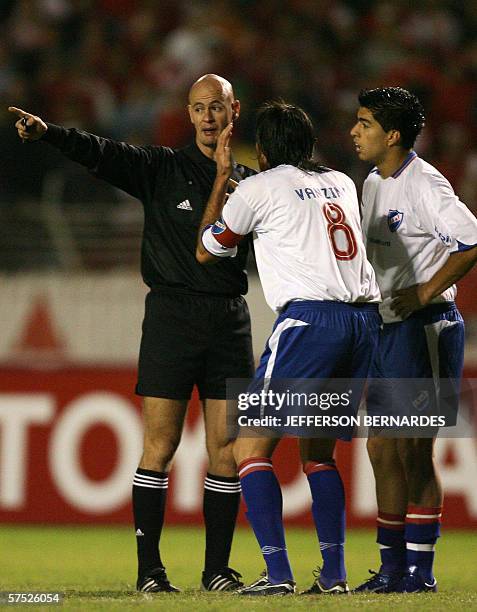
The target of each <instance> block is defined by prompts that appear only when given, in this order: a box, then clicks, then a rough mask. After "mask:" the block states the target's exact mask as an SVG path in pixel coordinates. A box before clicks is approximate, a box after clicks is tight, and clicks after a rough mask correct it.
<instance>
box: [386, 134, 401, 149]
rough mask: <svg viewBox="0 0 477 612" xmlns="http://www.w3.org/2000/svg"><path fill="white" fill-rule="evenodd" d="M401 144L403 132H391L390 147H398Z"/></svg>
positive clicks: (389, 135)
mask: <svg viewBox="0 0 477 612" xmlns="http://www.w3.org/2000/svg"><path fill="white" fill-rule="evenodd" d="M400 142H401V132H400V131H399V130H389V132H388V145H389V146H390V147H395V146H398V145H399V143H400Z"/></svg>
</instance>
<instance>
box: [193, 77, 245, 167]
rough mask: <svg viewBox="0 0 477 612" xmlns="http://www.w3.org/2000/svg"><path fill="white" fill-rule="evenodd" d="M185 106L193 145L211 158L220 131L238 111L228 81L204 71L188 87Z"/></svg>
mask: <svg viewBox="0 0 477 612" xmlns="http://www.w3.org/2000/svg"><path fill="white" fill-rule="evenodd" d="M188 110H189V115H190V120H191V123H192V124H193V125H194V127H195V134H196V135H195V142H196V144H197V146H198V147H199V149H200V150H201V151H202V153H203V154H204V155H206V156H207V157H210V158H213V156H214V152H215V147H216V145H217V139H218V137H219V135H220V133H221V132H222V130H223V129H224V128H225V127H226V126H227V124H228V123H230V122H231V121H235V120H236V119H237V118H238V116H239V114H240V102H239V101H238V100H235V98H234V92H233V89H232V85H231V84H230V83H229V82H228V81H227V80H226V79H224V78H223V77H220V76H218V75H217V74H204V76H201V77H200V79H197V81H196V82H195V83H194V84H193V85H192V87H191V88H190V91H189V105H188Z"/></svg>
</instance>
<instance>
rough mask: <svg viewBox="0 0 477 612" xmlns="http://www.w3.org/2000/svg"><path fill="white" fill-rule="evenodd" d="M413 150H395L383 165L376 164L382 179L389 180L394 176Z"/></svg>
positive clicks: (384, 160)
mask: <svg viewBox="0 0 477 612" xmlns="http://www.w3.org/2000/svg"><path fill="white" fill-rule="evenodd" d="M411 151H412V149H401V148H397V147H396V148H393V149H391V150H390V151H389V153H388V154H387V155H386V158H385V159H383V161H382V162H381V163H378V164H376V167H377V168H378V170H379V174H380V176H381V178H383V179H387V178H389V177H390V176H392V175H393V174H394V173H395V172H396V170H398V169H399V168H400V167H401V166H402V165H403V163H404V160H405V159H406V157H407V156H408V155H409V153H410V152H411Z"/></svg>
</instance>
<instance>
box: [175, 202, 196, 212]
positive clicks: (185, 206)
mask: <svg viewBox="0 0 477 612" xmlns="http://www.w3.org/2000/svg"><path fill="white" fill-rule="evenodd" d="M177 208H179V209H180V210H193V208H192V206H191V205H190V202H189V200H184V201H183V202H181V203H180V204H178V205H177Z"/></svg>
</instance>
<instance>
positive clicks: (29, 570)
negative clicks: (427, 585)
mask: <svg viewBox="0 0 477 612" xmlns="http://www.w3.org/2000/svg"><path fill="white" fill-rule="evenodd" d="M203 540H204V537H203V532H202V530H201V529H197V528H189V529H187V528H168V529H166V530H165V532H164V535H163V544H162V552H163V559H164V562H165V563H166V564H167V572H168V575H169V578H170V579H171V581H172V582H173V583H174V584H177V585H178V586H180V587H182V588H183V593H181V594H178V595H167V594H164V595H142V594H137V593H135V591H134V587H135V585H134V579H135V571H136V565H135V554H136V553H135V541H134V535H133V533H132V530H131V529H128V528H123V527H112V528H103V527H91V528H82V527H81V528H80V527H56V528H53V527H6V526H4V527H0V541H1V550H2V552H1V558H0V590H1V591H14V592H20V591H61V592H64V593H65V595H66V598H65V601H64V607H65V608H69V609H71V610H140V609H143V608H151V609H152V607H155V609H156V610H167V611H168V612H169V610H171V611H183V610H186V609H189V608H190V609H193V610H207V611H211V612H212V611H217V612H218V611H221V612H222V611H235V610H239V609H240V610H244V611H252V610H277V609H280V610H305V609H309V608H310V607H313V608H315V609H317V608H318V606H319V607H320V608H321V609H325V610H338V609H340V610H348V609H361V610H376V611H377V610H391V609H393V610H416V611H431V610H432V611H433V612H434V611H437V610H446V611H449V610H463V609H465V610H477V580H476V554H475V551H476V550H477V534H475V533H471V532H460V533H459V532H446V533H445V536H444V537H443V538H442V539H441V541H440V542H439V544H438V555H437V561H436V575H437V577H438V580H439V589H440V590H439V593H437V594H417V595H384V596H383V595H374V596H369V595H368V596H367V595H360V596H358V595H354V596H350V597H346V598H344V597H334V598H333V597H300V596H289V597H286V598H283V599H280V600H279V601H277V600H276V599H273V598H272V600H270V599H265V600H263V601H262V600H260V601H257V600H248V599H247V600H245V601H244V599H243V598H239V597H238V596H236V595H231V594H228V595H227V594H224V595H221V594H218V593H201V592H200V591H199V590H198V584H199V580H200V573H201V570H202V560H203ZM287 543H288V549H289V554H290V560H291V563H292V566H293V569H294V572H295V578H296V580H297V583H298V587H299V588H300V589H303V588H307V587H309V586H310V584H311V582H312V579H313V578H312V575H311V570H312V569H313V567H314V566H316V565H318V563H319V559H320V556H319V551H318V549H317V544H316V538H315V534H314V532H313V531H309V530H300V529H288V530H287ZM346 557H347V567H348V578H349V582H350V584H351V586H354V585H356V584H358V583H359V582H360V581H361V580H362V579H363V578H365V577H366V576H367V570H368V568H373V567H374V568H376V567H377V564H378V562H377V557H378V554H377V548H376V545H375V544H374V533H373V532H372V531H365V530H362V531H361V530H354V531H350V532H349V534H348V536H347V544H346ZM231 565H232V567H235V568H237V569H239V570H240V571H241V572H242V573H243V574H244V579H245V581H246V582H251V581H253V580H255V579H256V578H257V577H258V575H259V573H260V571H261V570H262V569H263V567H264V563H263V560H262V558H261V556H260V554H259V552H258V546H257V544H256V542H255V539H254V537H253V535H252V534H251V532H250V531H249V530H248V529H241V530H238V532H237V535H236V538H235V543H234V549H233V553H232V559H231ZM18 607H21V608H22V609H23V608H25V607H26V606H3V607H1V606H0V608H1V609H9V610H12V609H16V608H18ZM28 607H29V608H32V606H28ZM33 608H34V609H35V610H40V609H42V606H38V605H36V606H33ZM43 609H45V607H43ZM48 609H50V610H54V609H55V606H51V607H50V608H48Z"/></svg>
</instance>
